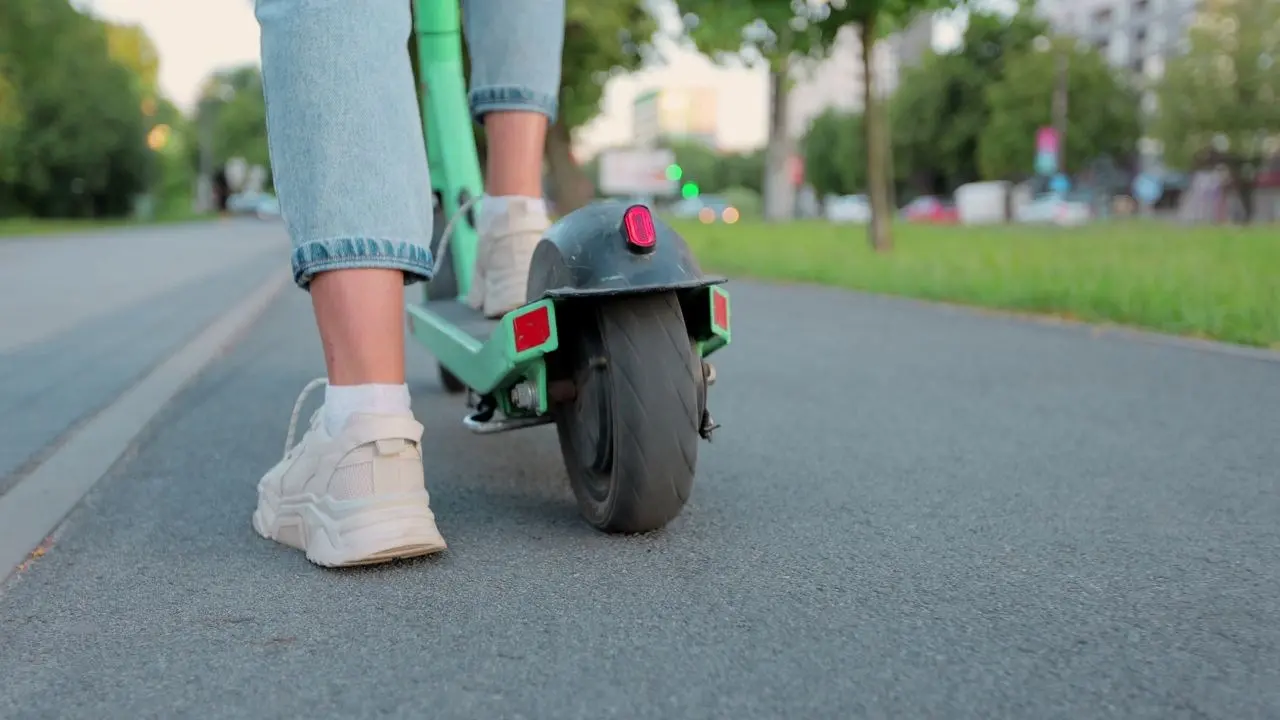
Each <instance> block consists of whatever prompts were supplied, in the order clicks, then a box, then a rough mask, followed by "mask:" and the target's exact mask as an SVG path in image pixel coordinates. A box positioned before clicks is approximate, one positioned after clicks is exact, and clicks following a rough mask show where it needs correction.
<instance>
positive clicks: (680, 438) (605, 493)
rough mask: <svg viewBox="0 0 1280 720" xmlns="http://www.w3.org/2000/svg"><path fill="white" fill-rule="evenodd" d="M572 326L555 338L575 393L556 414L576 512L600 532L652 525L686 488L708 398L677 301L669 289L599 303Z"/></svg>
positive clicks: (666, 516)
mask: <svg viewBox="0 0 1280 720" xmlns="http://www.w3.org/2000/svg"><path fill="white" fill-rule="evenodd" d="M578 325H579V326H580V327H577V328H575V329H576V332H575V333H574V337H571V338H565V337H564V336H561V342H562V343H566V341H568V342H567V344H569V345H570V346H571V347H570V349H569V352H570V355H569V356H568V357H566V358H565V360H566V361H567V362H569V363H571V365H572V367H573V368H574V370H573V373H574V376H575V384H576V385H577V386H578V396H577V398H576V399H575V400H574V401H573V402H572V403H569V404H566V405H562V406H557V407H556V409H555V411H554V414H555V420H556V429H557V431H558V434H559V436H560V450H561V453H562V455H563V456H564V462H565V469H566V470H567V471H568V474H569V483H570V485H571V487H572V488H573V494H574V496H575V497H576V498H577V500H578V507H579V510H580V512H581V513H582V516H583V518H585V519H586V521H587V522H588V523H590V524H591V525H593V526H595V527H596V528H598V529H600V530H603V531H605V532H610V533H640V532H648V531H651V530H656V529H658V528H661V527H663V526H665V525H666V524H667V523H668V522H670V521H671V520H673V519H674V518H675V517H676V516H677V515H679V514H680V511H681V510H682V509H683V508H684V505H685V502H686V501H687V500H688V499H689V494H690V492H691V491H692V489H693V477H694V469H695V467H696V465H697V461H698V442H699V436H698V425H699V422H700V421H701V418H702V408H703V406H704V405H705V402H706V401H705V385H704V383H703V380H702V375H701V362H700V361H699V359H698V355H697V353H696V352H695V350H694V347H693V343H692V341H691V340H690V338H689V334H688V330H687V329H686V326H685V322H684V316H683V314H682V312H681V310H680V302H679V300H678V299H677V297H676V295H675V293H665V294H660V295H645V296H632V297H625V298H618V299H614V300H608V301H603V302H600V303H599V304H598V305H595V306H594V307H592V308H588V310H587V312H584V313H583V317H582V320H581V322H579V323H578ZM593 358H595V361H594V362H593ZM605 456H607V459H606V457H605Z"/></svg>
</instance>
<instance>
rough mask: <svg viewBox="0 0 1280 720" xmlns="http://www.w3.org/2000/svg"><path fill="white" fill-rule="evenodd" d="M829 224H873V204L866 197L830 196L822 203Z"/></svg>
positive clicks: (823, 212)
mask: <svg viewBox="0 0 1280 720" xmlns="http://www.w3.org/2000/svg"><path fill="white" fill-rule="evenodd" d="M822 208H823V209H822V214H823V216H824V217H826V219H827V222H832V223H854V224H859V225H862V224H866V223H869V222H871V203H869V202H867V196H866V195H828V196H827V197H826V199H824V200H823V201H822Z"/></svg>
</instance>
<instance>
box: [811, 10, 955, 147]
mask: <svg viewBox="0 0 1280 720" xmlns="http://www.w3.org/2000/svg"><path fill="white" fill-rule="evenodd" d="M937 27H938V26H937V22H936V18H935V17H934V15H933V14H932V13H925V14H924V15H921V16H920V17H918V18H916V20H915V21H914V22H912V23H911V25H909V26H908V27H907V29H906V30H904V31H902V32H900V33H896V34H894V35H891V36H889V37H887V38H885V39H884V40H882V41H880V42H878V43H876V47H875V49H874V50H873V53H874V60H873V62H874V63H875V72H876V76H875V80H876V87H877V90H878V95H879V97H882V98H883V97H888V96H889V95H892V94H893V91H894V90H896V89H897V87H898V82H899V79H900V77H901V72H902V70H904V69H906V68H908V67H912V66H914V65H917V64H918V63H920V62H921V60H923V59H924V56H925V54H926V53H927V52H929V51H930V50H931V49H932V48H933V46H934V36H935V33H936V31H937ZM863 80H864V75H863V72H862V39H861V38H860V37H859V36H858V30H857V28H856V27H854V26H852V25H848V26H845V27H843V28H840V31H839V32H838V33H837V34H836V40H835V43H834V44H833V45H832V47H831V52H830V54H829V55H828V57H827V58H826V59H824V60H823V61H822V62H819V63H816V64H814V63H807V64H802V65H801V66H800V67H799V68H797V70H796V71H795V81H796V84H795V86H794V87H793V88H792V90H791V95H790V97H789V98H788V106H787V129H788V131H789V132H790V134H791V136H792V137H794V138H797V139H798V138H800V137H803V136H804V134H805V133H806V132H808V130H809V125H810V123H812V122H813V119H814V118H816V117H817V116H818V115H820V114H822V112H823V111H824V110H827V109H828V108H836V109H839V110H845V111H849V112H859V111H861V110H862V107H863V104H864V103H863V94H864V91H863Z"/></svg>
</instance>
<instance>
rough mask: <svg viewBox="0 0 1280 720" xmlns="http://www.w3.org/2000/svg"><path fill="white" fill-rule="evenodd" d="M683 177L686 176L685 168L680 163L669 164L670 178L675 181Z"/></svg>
mask: <svg viewBox="0 0 1280 720" xmlns="http://www.w3.org/2000/svg"><path fill="white" fill-rule="evenodd" d="M682 177H684V169H683V168H681V167H680V166H679V165H675V164H672V165H668V166H667V179H668V180H670V181H672V182H675V181H676V180H679V179H680V178H682Z"/></svg>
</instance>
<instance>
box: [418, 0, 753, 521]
mask: <svg viewBox="0 0 1280 720" xmlns="http://www.w3.org/2000/svg"><path fill="white" fill-rule="evenodd" d="M413 10H414V12H413V16H414V34H415V41H416V44H417V45H416V48H417V51H418V64H419V67H418V69H419V72H420V76H419V78H420V81H421V87H420V89H419V94H420V101H421V103H422V117H423V124H424V132H425V133H426V141H427V154H428V159H429V162H430V165H431V182H432V190H433V195H434V198H435V203H434V207H435V235H434V237H433V238H432V245H431V249H432V256H433V257H434V258H435V275H434V276H433V278H432V279H431V281H430V282H429V283H428V284H427V286H426V291H425V298H424V302H422V303H421V304H416V303H410V304H409V306H408V308H407V312H408V328H409V333H410V335H411V336H412V337H413V338H415V339H416V340H417V341H418V342H420V343H422V344H423V345H424V346H425V347H426V348H427V350H429V351H430V352H431V353H432V355H434V356H435V358H436V360H437V361H438V363H439V375H440V381H441V384H442V385H443V386H444V388H445V389H446V390H447V391H449V392H451V393H455V394H465V396H466V399H467V407H468V409H469V412H468V414H467V415H466V417H465V418H464V420H463V422H464V423H465V425H466V427H468V428H469V429H471V430H472V431H474V432H476V433H482V434H492V433H500V432H506V431H511V430H517V429H520V428H527V427H534V426H538V425H544V424H551V423H554V424H555V426H556V430H557V433H558V435H559V440H560V449H561V453H562V455H563V457H564V463H565V468H566V470H567V471H568V475H569V481H570V485H571V487H572V489H573V493H574V495H575V497H576V498H577V501H578V506H579V509H580V512H581V514H582V516H583V517H584V518H585V519H586V520H587V522H589V523H590V524H591V525H593V526H595V527H596V528H598V529H600V530H603V531H605V532H625V533H636V532H646V531H650V530H655V529H658V528H660V527H663V526H665V525H666V524H667V523H668V522H669V521H671V520H672V519H673V518H675V517H676V516H677V515H678V514H679V513H680V511H681V510H682V509H683V507H684V504H685V501H686V500H688V498H689V494H690V491H691V490H692V485H693V477H694V467H695V465H696V462H697V456H698V443H699V441H700V439H706V440H710V439H711V435H712V432H713V431H714V430H715V429H716V428H717V427H718V426H717V424H716V422H715V421H714V420H713V419H712V416H711V413H710V412H708V411H707V390H708V388H709V387H710V386H711V385H712V384H714V383H715V380H716V372H715V368H714V367H713V366H712V365H710V364H709V363H708V362H707V361H706V358H707V357H708V356H710V355H711V354H712V353H714V352H716V351H718V350H720V349H722V348H724V347H725V346H726V345H728V344H729V340H730V331H729V317H730V313H729V295H728V293H727V292H725V290H724V288H723V287H722V284H723V283H725V282H726V280H725V279H724V278H721V277H711V276H708V275H705V274H703V272H702V271H701V269H700V268H699V266H698V263H697V261H696V260H695V259H694V257H693V255H692V253H691V252H690V250H689V247H688V245H687V244H686V243H685V241H684V239H683V238H681V237H680V235H679V234H677V233H676V232H675V231H674V230H673V229H672V228H671V227H670V226H668V225H667V224H666V223H664V222H663V221H662V220H661V219H660V218H658V217H656V216H654V215H653V213H652V212H651V211H650V209H649V208H648V207H646V206H644V205H628V204H625V203H620V202H613V201H601V202H596V203H593V204H590V205H587V206H586V207H583V208H580V209H578V210H575V211H573V212H571V213H569V214H567V215H565V216H564V217H563V218H561V219H560V220H559V221H557V222H556V223H555V224H554V225H552V226H551V228H550V229H548V230H547V232H546V233H545V234H544V236H543V238H542V240H541V241H540V242H539V244H538V246H537V249H536V250H535V252H534V255H533V263H532V267H531V269H530V271H529V277H528V293H527V297H526V304H525V305H523V306H522V307H520V308H517V309H516V310H513V311H511V312H509V313H507V314H506V315H505V316H503V317H502V318H500V319H492V320H491V319H487V318H485V317H484V316H483V314H482V313H481V311H480V310H477V309H474V308H472V307H471V306H470V305H468V304H467V303H466V302H465V298H466V296H467V294H468V292H469V290H470V286H471V282H472V271H473V267H474V264H475V262H476V250H477V234H476V227H475V217H476V208H475V203H476V200H477V199H478V198H479V197H480V196H481V194H482V192H483V190H482V188H483V185H482V182H481V173H480V163H479V160H478V155H477V151H476V142H475V134H474V130H473V127H472V119H471V115H470V113H469V112H468V109H467V102H466V84H465V79H464V77H463V66H462V42H461V34H460V15H459V9H458V5H457V3H455V2H447V1H446V2H439V0H414V7H413Z"/></svg>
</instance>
